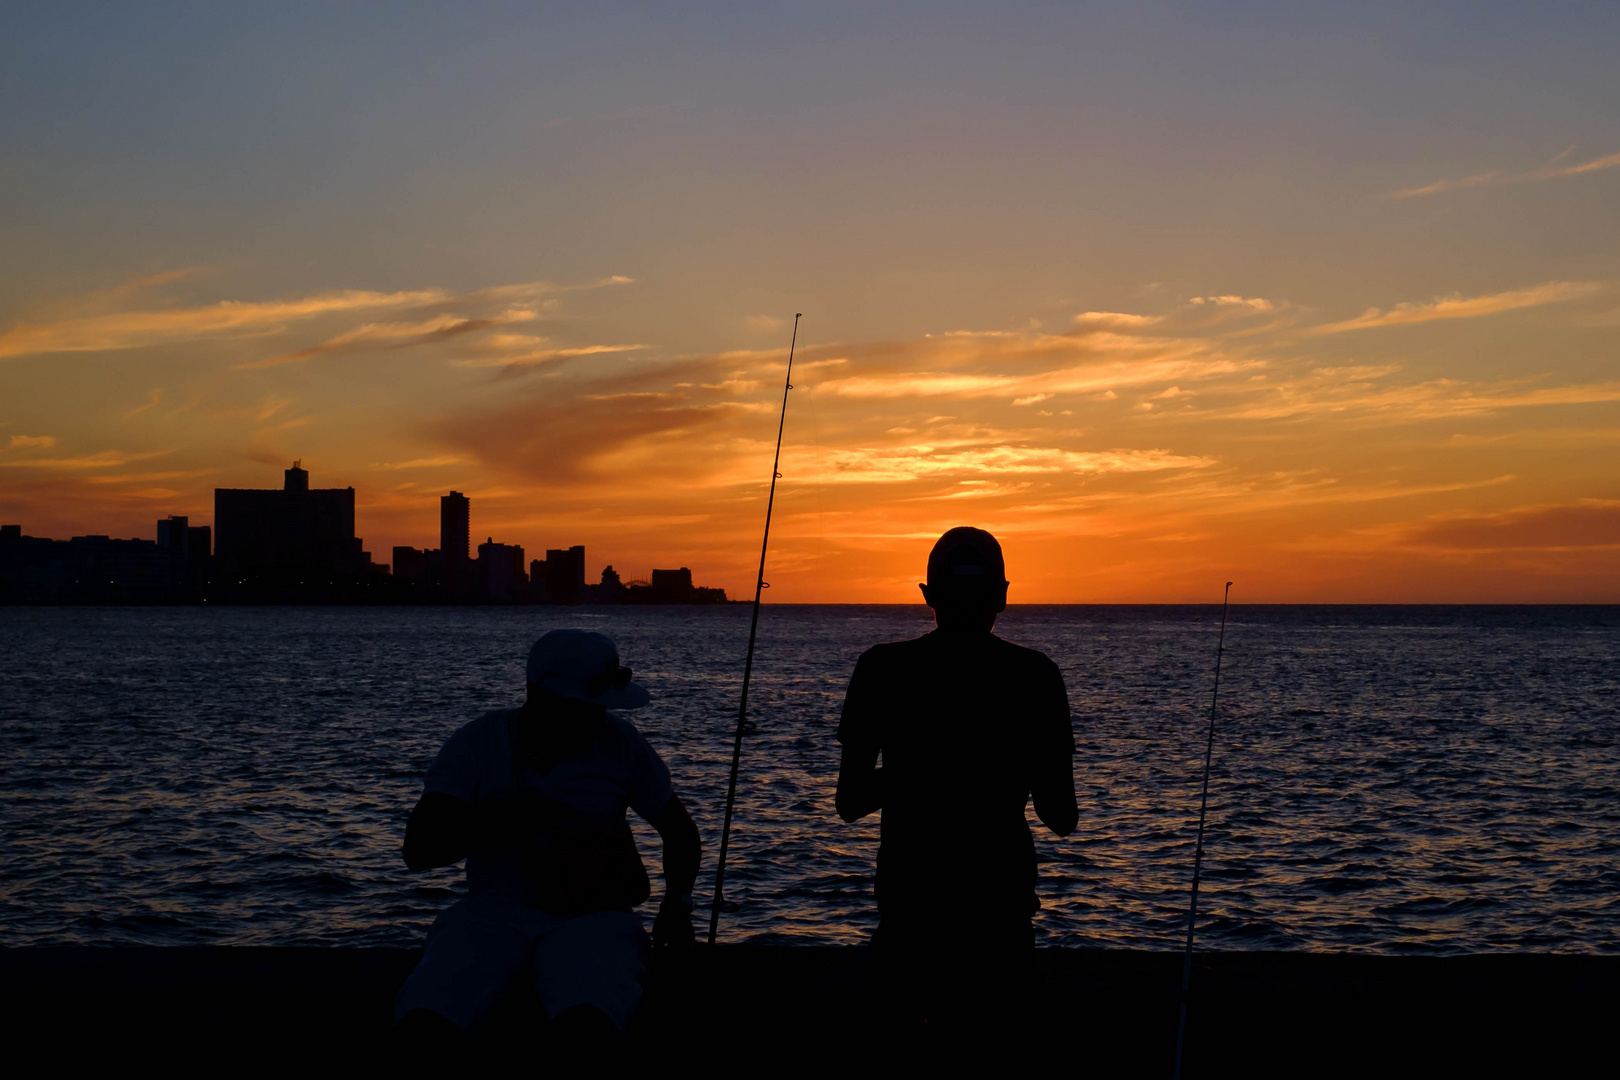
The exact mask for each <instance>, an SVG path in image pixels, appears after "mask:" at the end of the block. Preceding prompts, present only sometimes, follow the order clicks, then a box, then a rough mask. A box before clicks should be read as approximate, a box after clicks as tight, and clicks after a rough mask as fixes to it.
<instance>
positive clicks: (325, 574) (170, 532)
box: [0, 461, 728, 605]
mask: <svg viewBox="0 0 1620 1080" xmlns="http://www.w3.org/2000/svg"><path fill="white" fill-rule="evenodd" d="M471 504H472V500H470V499H469V498H468V497H467V496H465V495H463V494H462V493H461V492H459V491H451V492H450V493H449V494H447V495H444V496H442V497H441V498H440V500H439V546H438V547H437V548H414V547H409V546H397V547H395V548H394V550H393V563H392V564H391V565H390V564H389V563H379V562H376V561H374V560H373V559H372V555H371V552H369V551H367V550H365V541H364V540H363V539H361V538H360V537H358V536H356V535H355V522H354V488H352V487H350V488H311V487H310V486H309V472H308V471H307V470H306V469H304V468H303V467H302V462H298V461H295V462H293V465H292V468H290V469H288V470H286V472H285V473H284V475H283V482H282V486H281V487H280V488H262V489H261V488H216V489H215V490H214V524H213V525H212V526H206V525H205V526H193V525H191V524H190V519H189V518H188V517H180V516H172V517H168V518H165V519H164V520H162V521H159V522H158V524H157V539H156V540H155V541H153V540H143V539H129V540H120V539H114V538H112V537H109V536H102V535H92V536H75V537H73V538H72V539H70V540H53V539H49V538H46V537H39V536H25V535H23V531H22V526H21V525H20V524H12V525H3V526H0V604H565V605H572V604H724V603H727V602H728V601H727V598H726V592H725V590H724V589H717V588H708V587H704V586H699V585H694V584H693V582H692V571H691V570H689V569H688V568H686V567H684V566H683V567H680V568H678V569H669V570H653V571H652V574H651V577H650V579H649V580H632V581H628V582H626V581H624V580H622V578H621V577H620V575H619V573H618V572H617V571H616V570H614V568H613V567H612V566H611V565H610V566H606V567H604V568H603V569H602V571H601V577H600V580H599V581H598V582H597V583H595V584H588V583H587V580H586V577H587V575H586V565H585V548H584V546H583V545H579V544H576V545H574V546H572V547H569V548H553V549H549V550H548V551H547V552H546V557H545V558H544V559H534V560H531V561H529V562H527V563H525V562H524V551H523V548H522V546H521V545H518V544H506V543H497V542H496V540H495V538H494V537H493V536H491V537H489V538H488V539H487V540H486V541H485V542H484V543H482V544H479V545H478V551H477V555H476V556H473V555H472V554H471V553H470V552H469V547H470V544H471V535H472V533H471V512H472V511H471Z"/></svg>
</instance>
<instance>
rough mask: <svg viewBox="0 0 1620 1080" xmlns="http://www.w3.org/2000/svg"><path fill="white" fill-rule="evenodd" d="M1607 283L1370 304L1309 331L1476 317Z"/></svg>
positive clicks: (1576, 295) (1575, 295)
mask: <svg viewBox="0 0 1620 1080" xmlns="http://www.w3.org/2000/svg"><path fill="white" fill-rule="evenodd" d="M1601 288H1603V286H1602V285H1601V284H1600V283H1598V282H1595V281H1549V282H1547V283H1546V284H1545V285H1536V286H1534V287H1532V288H1529V289H1516V290H1513V291H1511V292H1500V293H1492V294H1490V295H1489V296H1471V297H1462V296H1449V297H1446V298H1444V299H1440V300H1433V301H1430V302H1429V303H1427V304H1410V303H1403V304H1396V305H1395V306H1394V307H1392V308H1390V309H1389V310H1388V311H1379V310H1378V309H1377V308H1368V309H1367V310H1366V311H1365V312H1363V313H1362V314H1361V315H1358V316H1357V317H1356V318H1354V319H1346V320H1345V321H1344V322H1336V323H1328V324H1326V325H1324V326H1313V327H1312V328H1311V329H1309V330H1307V331H1306V333H1307V334H1340V333H1344V332H1345V331H1347V330H1366V329H1369V328H1371V327H1374V326H1404V325H1408V324H1411V323H1425V322H1433V321H1434V320H1436V319H1472V318H1477V317H1478V316H1481V315H1496V314H1498V313H1500V312H1504V311H1517V310H1519V309H1520V308H1528V307H1539V306H1541V305H1542V304H1556V303H1560V302H1562V301H1565V300H1579V299H1581V298H1582V297H1587V296H1591V295H1592V294H1593V293H1596V292H1597V291H1598V290H1600V289H1601Z"/></svg>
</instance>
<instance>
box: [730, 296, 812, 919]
mask: <svg viewBox="0 0 1620 1080" xmlns="http://www.w3.org/2000/svg"><path fill="white" fill-rule="evenodd" d="M802 318H804V312H802V311H799V312H795V313H794V315H793V340H792V342H791V343H789V345H788V362H787V376H786V378H784V379H783V380H782V417H781V419H780V420H778V421H777V424H776V457H775V459H774V460H772V462H771V494H770V497H769V498H767V499H766V500H765V538H764V539H763V540H761V541H760V542H759V573H758V574H757V575H755V577H754V616H753V618H752V619H751V620H749V623H748V655H747V658H746V659H744V660H743V681H742V701H741V702H740V703H739V704H738V706H737V733H736V735H735V736H734V737H733V738H732V740H731V779H730V780H729V781H728V782H727V783H726V819H725V824H723V825H721V826H720V858H719V861H718V863H717V864H716V865H715V868H714V901H713V903H712V904H711V905H710V906H709V944H710V945H713V944H714V939H715V935H716V934H718V933H719V932H720V905H721V903H722V902H723V901H722V896H723V895H724V892H725V886H726V848H727V847H728V846H729V845H730V843H731V814H732V810H733V808H734V807H735V806H736V804H737V766H738V764H740V763H741V761H742V744H743V736H744V735H746V734H747V733H748V729H749V726H750V725H749V723H748V677H749V676H750V675H752V674H753V673H754V636H755V634H757V633H758V631H759V604H760V600H761V598H762V594H763V593H764V592H765V590H766V589H768V588H770V585H768V584H766V582H765V552H766V550H767V549H768V548H769V547H770V543H771V508H772V507H773V506H775V505H776V482H777V481H778V480H780V479H782V469H781V466H782V431H783V429H784V428H785V427H786V426H787V401H788V391H789V390H792V389H793V350H794V349H796V348H797V347H798V345H799V320H800V319H802Z"/></svg>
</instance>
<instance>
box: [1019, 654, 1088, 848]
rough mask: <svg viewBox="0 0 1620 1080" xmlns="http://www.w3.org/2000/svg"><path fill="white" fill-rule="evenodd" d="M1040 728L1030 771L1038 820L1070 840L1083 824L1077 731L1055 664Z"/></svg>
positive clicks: (1047, 688)
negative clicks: (1076, 794) (1077, 792)
mask: <svg viewBox="0 0 1620 1080" xmlns="http://www.w3.org/2000/svg"><path fill="white" fill-rule="evenodd" d="M1040 716H1041V727H1040V728H1039V730H1038V736H1037V741H1036V745H1035V747H1034V750H1035V760H1034V761H1033V762H1031V768H1030V792H1031V794H1032V795H1034V797H1035V816H1036V817H1038V818H1040V819H1041V824H1043V825H1045V826H1046V827H1047V828H1048V829H1051V830H1052V831H1053V832H1054V833H1056V834H1057V835H1058V836H1068V835H1069V834H1070V833H1072V832H1074V829H1075V826H1076V825H1078V824H1079V823H1080V807H1079V804H1078V803H1077V802H1076V801H1075V797H1074V728H1073V726H1072V722H1071V721H1070V719H1069V691H1068V688H1067V687H1065V686H1064V685H1063V675H1062V673H1061V672H1059V671H1058V669H1057V665H1055V664H1052V665H1051V670H1050V673H1049V677H1048V678H1047V679H1046V680H1045V687H1044V690H1043V693H1042V701H1041V705H1040Z"/></svg>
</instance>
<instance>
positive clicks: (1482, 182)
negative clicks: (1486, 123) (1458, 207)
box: [1388, 147, 1620, 199]
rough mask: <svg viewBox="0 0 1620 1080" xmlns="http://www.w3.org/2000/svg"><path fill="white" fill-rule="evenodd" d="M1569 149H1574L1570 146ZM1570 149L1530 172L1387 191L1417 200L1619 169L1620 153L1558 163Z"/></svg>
mask: <svg viewBox="0 0 1620 1080" xmlns="http://www.w3.org/2000/svg"><path fill="white" fill-rule="evenodd" d="M1570 149H1571V150H1573V149H1574V148H1573V147H1571V148H1570ZM1569 153H1570V151H1569V150H1566V151H1564V152H1563V153H1562V154H1559V155H1558V157H1555V158H1553V159H1552V161H1549V162H1548V163H1547V164H1545V165H1543V166H1541V167H1540V168H1539V169H1531V170H1530V171H1529V172H1522V173H1504V172H1485V173H1476V174H1474V175H1473V176H1464V177H1460V178H1458V179H1456V180H1436V181H1435V182H1434V183H1432V184H1424V185H1423V186H1422V187H1415V188H1404V189H1402V190H1400V191H1394V192H1391V193H1390V194H1389V196H1388V197H1389V198H1391V199H1417V198H1421V197H1423V196H1425V195H1439V194H1441V193H1442V192H1446V191H1460V190H1462V189H1463V188H1471V187H1495V186H1499V185H1502V184H1530V183H1535V182H1537V181H1540V180H1562V179H1564V178H1566V177H1570V176H1581V175H1584V174H1585V173H1591V172H1599V171H1601V170H1603V169H1614V168H1620V153H1617V154H1608V155H1606V156H1604V157H1600V158H1593V159H1592V160H1591V161H1583V162H1581V163H1580V164H1578V165H1559V164H1558V162H1559V161H1561V160H1562V159H1563V158H1565V157H1566V156H1568V154H1569Z"/></svg>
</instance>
